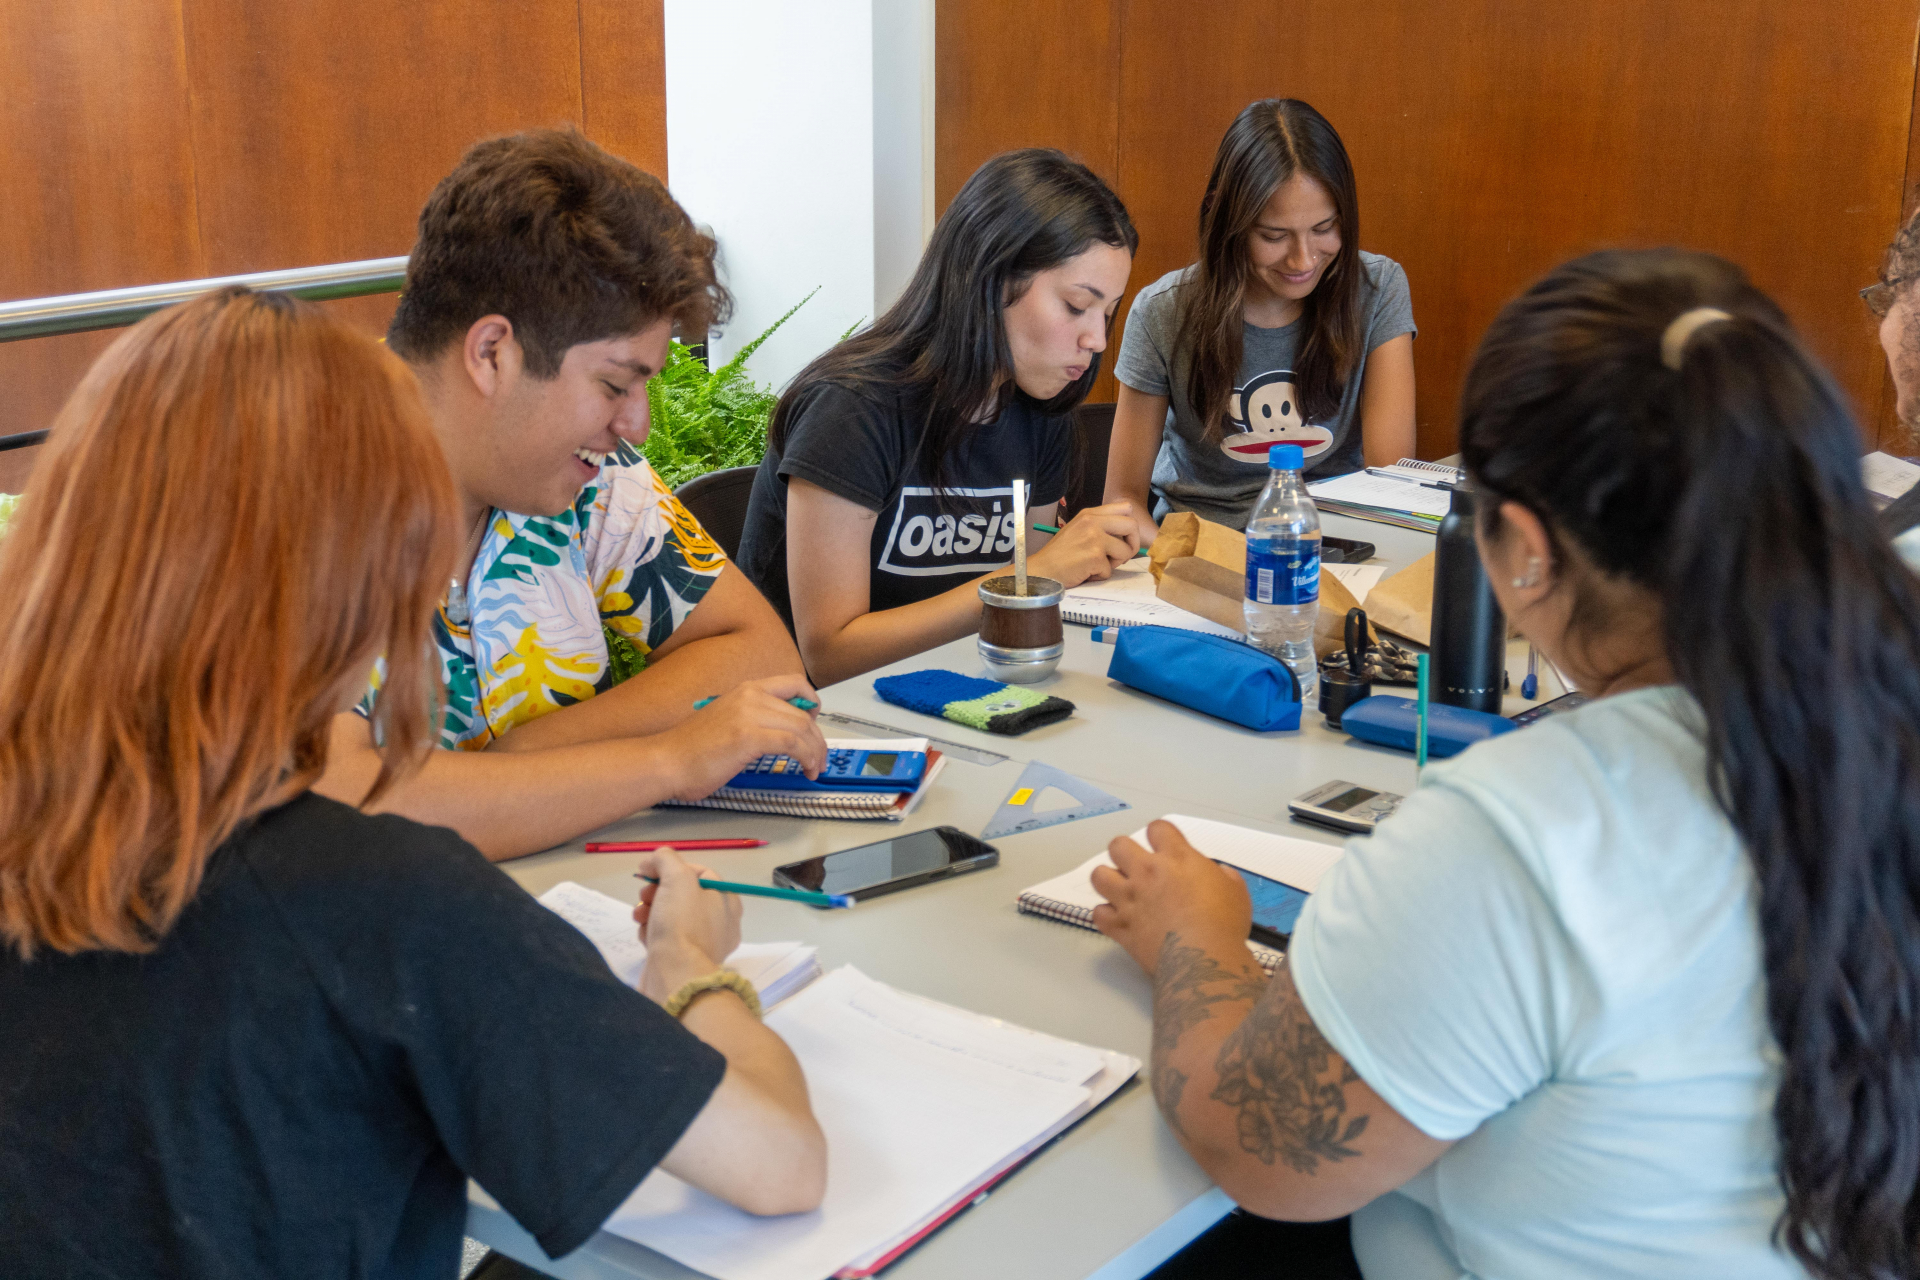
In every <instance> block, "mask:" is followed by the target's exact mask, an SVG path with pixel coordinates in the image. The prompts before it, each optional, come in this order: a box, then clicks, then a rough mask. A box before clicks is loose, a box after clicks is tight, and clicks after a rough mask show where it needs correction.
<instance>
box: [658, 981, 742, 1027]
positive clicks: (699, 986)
mask: <svg viewBox="0 0 1920 1280" xmlns="http://www.w3.org/2000/svg"><path fill="white" fill-rule="evenodd" d="M709 991H731V992H733V993H734V994H735V995H737V996H739V997H740V998H741V999H742V1000H744V1001H746V1004H747V1009H748V1011H749V1012H751V1013H752V1014H753V1016H754V1017H756V1018H758V1017H759V1016H760V993H759V992H758V991H755V990H754V989H753V984H752V983H751V982H749V981H747V979H746V978H744V977H742V976H741V975H740V974H737V973H735V972H734V971H733V970H731V969H716V970H714V971H713V972H712V973H710V974H708V975H707V976H706V977H704V978H695V979H694V980H693V981H691V982H688V983H686V984H684V985H682V986H681V988H680V989H679V990H678V991H676V992H674V993H673V994H672V995H671V996H669V997H668V998H667V1003H666V1005H665V1008H666V1011H667V1016H668V1017H672V1018H678V1017H680V1016H681V1015H682V1014H684V1013H685V1012H686V1011H687V1006H688V1005H690V1004H692V1003H693V1002H694V1001H695V1000H697V999H699V998H700V997H701V996H703V995H705V994H707V992H709Z"/></svg>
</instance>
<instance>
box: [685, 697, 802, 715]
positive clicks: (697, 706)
mask: <svg viewBox="0 0 1920 1280" xmlns="http://www.w3.org/2000/svg"><path fill="white" fill-rule="evenodd" d="M719 700H720V695H719V694H717V693H716V694H714V695H713V696H712V697H711V698H702V699H700V701H698V702H696V703H694V704H693V709H694V710H695V711H698V710H700V708H702V707H704V706H706V705H707V704H708V703H710V702H718V701H719ZM787 701H788V702H790V703H792V704H793V705H794V706H796V707H798V708H800V709H801V710H802V711H817V710H819V709H820V704H819V703H817V702H815V701H814V700H813V699H811V698H788V699H787Z"/></svg>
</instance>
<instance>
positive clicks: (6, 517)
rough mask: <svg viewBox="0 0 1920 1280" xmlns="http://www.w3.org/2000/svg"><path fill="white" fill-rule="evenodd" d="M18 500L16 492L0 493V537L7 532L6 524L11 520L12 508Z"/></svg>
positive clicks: (18, 496)
mask: <svg viewBox="0 0 1920 1280" xmlns="http://www.w3.org/2000/svg"><path fill="white" fill-rule="evenodd" d="M19 502H20V495H19V494H17V493H0V538H4V537H5V536H6V534H7V526H8V525H9V524H11V523H12V522H13V509H14V507H15V506H17V505H18V504H19Z"/></svg>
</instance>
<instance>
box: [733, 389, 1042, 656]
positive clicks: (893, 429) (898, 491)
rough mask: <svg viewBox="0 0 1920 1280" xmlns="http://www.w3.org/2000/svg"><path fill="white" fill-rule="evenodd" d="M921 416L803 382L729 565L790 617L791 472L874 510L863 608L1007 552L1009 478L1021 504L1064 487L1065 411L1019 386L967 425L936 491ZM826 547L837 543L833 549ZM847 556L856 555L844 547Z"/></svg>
mask: <svg viewBox="0 0 1920 1280" xmlns="http://www.w3.org/2000/svg"><path fill="white" fill-rule="evenodd" d="M924 421H925V419H924V416H923V413H922V412H916V411H913V410H912V409H910V408H909V406H908V403H907V402H906V401H905V400H904V399H903V397H901V396H900V395H899V394H897V393H893V392H889V391H887V390H886V389H884V388H862V389H860V390H851V389H849V388H846V387H842V386H838V385H836V384H833V383H821V384H818V385H816V386H815V387H813V388H811V389H810V390H809V391H808V392H807V393H806V395H805V398H804V399H803V400H802V401H801V402H800V403H799V404H797V405H796V406H795V407H794V412H793V417H792V419H791V422H790V423H789V426H788V429H787V440H786V446H785V448H783V449H775V448H773V447H771V446H769V447H768V449H767V456H766V459H765V460H764V461H763V462H761V464H760V474H759V475H757V476H755V477H754V480H753V495H752V499H751V501H750V502H749V504H748V507H747V524H746V529H745V531H744V532H743V534H742V536H741V539H740V567H741V568H743V569H745V570H746V573H747V576H748V577H749V578H751V579H753V581H754V583H755V585H757V586H758V587H759V588H760V591H761V594H763V595H765V596H766V597H767V599H768V600H770V601H772V602H773V606H774V608H776V609H778V610H779V611H780V616H781V617H783V618H785V619H786V620H787V625H788V626H789V627H791V626H792V625H793V607H792V603H791V601H790V600H789V598H788V592H787V483H786V482H787V480H788V478H789V477H792V476H798V477H800V478H801V479H802V480H808V481H811V482H812V483H814V484H817V485H819V486H820V487H821V488H822V489H825V490H826V491H827V492H828V493H832V494H837V495H838V496H840V497H842V498H845V499H846V500H847V501H849V502H852V503H856V504H858V505H859V506H862V507H865V508H866V509H867V510H869V511H875V512H878V513H879V516H878V518H877V519H876V520H875V521H874V526H873V541H872V546H870V547H868V548H866V549H864V554H865V555H866V556H867V564H868V565H869V566H870V569H871V576H870V578H869V580H868V581H869V595H868V604H867V607H868V609H870V610H872V611H873V612H876V613H877V612H879V611H880V610H882V609H897V608H899V607H900V606H901V605H906V604H913V603H914V602H915V601H919V600H925V599H927V598H928V597H930V596H937V595H939V594H940V593H941V592H943V591H949V590H951V589H952V588H954V587H956V586H959V585H960V584H961V583H963V582H966V581H968V580H969V579H971V578H977V577H979V576H980V575H981V574H983V573H986V572H988V571H990V570H992V569H997V568H999V567H1000V566H1001V565H1004V564H1007V563H1009V562H1010V561H1011V560H1012V557H1013V520H1012V515H1013V483H1012V482H1013V481H1014V480H1015V479H1021V480H1026V481H1028V482H1029V483H1030V485H1031V498H1030V501H1031V505H1033V506H1035V507H1044V506H1046V505H1047V504H1049V503H1052V502H1058V501H1059V500H1060V499H1061V498H1063V497H1065V496H1066V492H1067V466H1068V462H1069V459H1070V458H1071V456H1072V450H1073V420H1072V418H1071V417H1070V416H1069V415H1067V414H1050V413H1048V412H1046V411H1045V410H1044V409H1042V408H1041V407H1040V405H1039V404H1038V403H1037V402H1035V401H1034V400H1032V399H1031V398H1029V397H1028V396H1026V395H1025V394H1023V393H1015V395H1014V396H1013V398H1012V400H1011V401H1009V402H1008V405H1007V409H1006V411H1005V412H1004V413H1002V414H1001V415H1000V416H999V417H998V418H996V419H995V420H994V421H992V422H989V423H983V424H981V425H979V426H976V427H972V428H970V429H969V430H968V431H967V432H966V434H965V435H964V436H962V438H961V443H960V447H959V449H958V450H957V451H956V454H955V457H954V459H953V461H952V464H951V465H950V466H949V467H948V468H947V476H946V486H947V489H946V493H945V494H944V495H941V496H938V497H936V495H935V494H934V492H933V490H932V489H930V488H928V478H927V476H926V474H925V468H924V467H923V465H922V463H921V460H920V458H919V454H918V449H919V444H920V439H921V432H922V426H923V423H924ZM835 550H836V551H837V550H838V548H836V549H835ZM847 550H848V553H849V554H860V553H859V552H855V551H854V549H853V548H848V549H847Z"/></svg>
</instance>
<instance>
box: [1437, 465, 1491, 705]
mask: <svg viewBox="0 0 1920 1280" xmlns="http://www.w3.org/2000/svg"><path fill="white" fill-rule="evenodd" d="M1473 509H1474V495H1473V491H1472V490H1470V489H1465V488H1455V489H1454V491H1453V502H1452V505H1451V506H1450V507H1449V508H1448V510H1447V517H1446V519H1444V520H1442V521H1441V522H1440V538H1439V544H1438V545H1437V546H1436V547H1435V548H1434V557H1433V700H1434V701H1435V702H1445V703H1448V704H1449V705H1452V706H1456V707H1468V708H1471V709H1472V710H1474V711H1490V712H1492V713H1493V714H1494V715H1499V714H1500V697H1501V694H1502V693H1503V692H1504V690H1505V686H1506V675H1507V618H1506V615H1505V614H1504V613H1502V612H1501V611H1500V602H1499V601H1498V600H1495V599H1494V597H1493V586H1492V584H1491V583H1489V582H1488V581H1487V570H1486V566H1485V565H1483V564H1481V563H1480V550H1479V548H1478V547H1476V546H1475V545H1474V541H1473Z"/></svg>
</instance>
